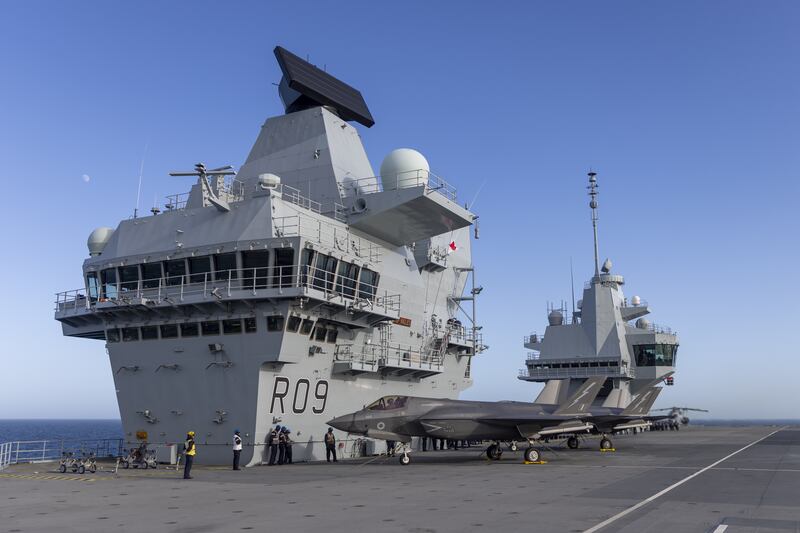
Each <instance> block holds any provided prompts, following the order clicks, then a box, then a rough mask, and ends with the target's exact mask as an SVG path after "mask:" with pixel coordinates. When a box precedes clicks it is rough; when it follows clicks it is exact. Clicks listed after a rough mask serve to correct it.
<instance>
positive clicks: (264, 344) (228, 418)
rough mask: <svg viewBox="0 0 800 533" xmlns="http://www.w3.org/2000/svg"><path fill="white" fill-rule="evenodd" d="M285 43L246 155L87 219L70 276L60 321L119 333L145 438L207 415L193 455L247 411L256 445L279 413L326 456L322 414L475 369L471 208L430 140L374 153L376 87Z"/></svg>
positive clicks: (124, 394) (118, 372)
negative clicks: (427, 148) (150, 203)
mask: <svg viewBox="0 0 800 533" xmlns="http://www.w3.org/2000/svg"><path fill="white" fill-rule="evenodd" d="M275 54H276V57H277V59H278V63H279V65H280V67H281V70H282V73H283V78H282V80H281V83H280V85H279V93H280V97H281V100H282V101H283V104H284V107H285V110H286V114H284V115H282V116H277V117H272V118H270V119H268V120H267V121H266V123H265V124H264V125H263V126H262V129H261V132H260V134H259V135H258V138H257V139H256V142H255V144H254V145H253V147H252V149H251V151H250V154H249V156H248V157H247V160H246V162H245V163H244V165H242V166H241V168H240V169H239V170H238V171H237V172H234V171H233V169H232V168H231V167H221V168H216V169H207V168H206V167H205V166H204V165H203V164H198V165H196V166H195V168H194V169H193V170H190V171H186V172H177V173H174V175H176V176H191V177H193V178H194V179H196V183H195V184H194V185H193V186H192V188H191V191H190V192H188V193H186V194H181V195H175V196H172V197H170V198H169V199H168V201H167V203H166V205H165V206H164V208H163V210H162V209H156V208H154V209H153V210H152V216H147V217H135V218H131V219H128V220H123V221H122V222H120V223H119V225H118V226H117V227H116V228H115V229H110V228H98V229H97V230H95V231H94V232H92V234H91V236H90V237H89V241H88V246H89V254H90V257H89V258H88V259H86V260H85V262H84V265H83V277H84V287H82V288H81V289H78V290H75V291H67V292H63V293H59V294H58V297H57V302H56V313H55V314H56V319H57V320H59V321H60V322H61V323H62V325H63V331H64V334H65V335H69V336H74V337H84V338H91V339H98V340H104V341H105V343H106V348H107V351H108V354H109V358H110V362H111V370H112V372H113V375H114V381H115V385H116V391H117V399H118V402H119V409H120V415H121V417H122V424H123V429H124V433H125V437H126V440H127V441H128V442H130V443H137V442H140V441H147V442H149V443H151V444H171V443H176V442H181V441H182V438H183V436H184V435H185V433H186V432H187V431H188V430H194V431H195V432H196V440H197V443H198V447H199V452H198V456H197V460H198V461H199V462H206V463H222V462H227V460H228V458H229V455H230V449H229V444H230V440H231V438H232V434H233V430H234V429H235V428H238V429H240V430H241V434H242V435H243V437H244V441H245V442H244V443H245V447H244V451H243V457H242V460H243V462H244V463H245V464H257V463H259V462H261V460H262V458H263V448H264V442H265V437H266V435H267V433H268V431H269V428H270V426H271V425H273V424H276V423H281V424H283V425H286V426H288V427H290V429H291V430H292V432H293V439H294V441H295V458H296V459H300V460H304V459H319V458H322V457H323V456H324V445H323V444H322V438H323V434H324V432H325V430H326V429H327V427H326V426H325V421H326V420H329V419H331V418H333V417H335V416H338V415H340V414H344V413H347V412H351V411H354V410H357V409H360V408H361V407H363V406H364V405H365V404H367V403H370V402H372V401H373V400H375V399H376V398H378V397H380V396H385V395H387V394H405V395H408V394H414V395H420V396H435V397H446V398H456V397H458V395H459V393H460V392H461V391H462V390H464V389H466V388H467V387H469V386H470V385H471V383H472V382H471V378H470V361H471V358H472V357H473V356H474V355H476V354H477V353H480V352H481V351H482V350H483V344H482V341H481V338H480V334H479V328H478V326H477V325H476V324H475V323H474V312H473V311H471V310H473V309H474V307H473V306H472V305H470V304H474V297H475V295H476V294H477V293H478V292H480V290H479V289H477V288H476V287H475V283H474V270H473V265H472V259H471V252H470V248H471V246H470V245H471V243H470V239H471V235H470V233H471V231H470V226H472V225H473V223H474V222H475V220H476V218H477V217H476V215H474V214H473V213H471V212H470V211H469V210H468V209H466V208H464V207H462V206H461V205H459V204H458V202H457V199H456V191H455V189H454V188H453V187H451V186H450V185H449V184H447V183H446V182H445V181H444V180H442V179H441V178H439V177H438V176H436V175H435V174H433V173H432V172H430V170H429V167H428V163H427V161H426V160H425V158H424V157H423V156H422V155H421V154H420V153H419V152H416V151H415V150H411V149H399V150H395V151H393V152H391V153H390V154H389V155H388V156H387V157H386V158H385V159H384V160H383V163H382V165H381V167H380V172H379V173H376V172H374V171H373V168H372V166H371V164H370V161H369V159H368V157H367V154H366V152H365V150H364V147H363V145H362V143H361V138H360V135H359V132H358V130H357V129H356V128H355V127H354V126H353V125H352V124H351V123H350V122H353V121H355V122H358V123H360V124H362V125H363V126H366V127H370V126H372V124H373V123H374V120H373V118H372V115H371V113H370V111H369V109H368V108H367V106H366V104H365V103H364V100H363V98H362V97H361V93H360V92H358V91H357V90H355V89H353V88H352V87H350V86H349V85H346V84H344V83H343V82H341V81H339V80H338V79H336V78H334V77H333V76H331V75H329V74H327V73H326V72H324V71H322V70H320V69H318V68H316V67H314V66H313V65H311V64H310V63H308V62H306V61H303V60H302V59H300V58H298V57H297V56H295V55H293V54H291V53H289V52H288V51H286V50H285V49H283V48H281V47H277V48H276V49H275ZM175 179H179V178H175ZM470 300H471V302H470ZM463 310H466V311H467V312H466V313H465V312H463Z"/></svg>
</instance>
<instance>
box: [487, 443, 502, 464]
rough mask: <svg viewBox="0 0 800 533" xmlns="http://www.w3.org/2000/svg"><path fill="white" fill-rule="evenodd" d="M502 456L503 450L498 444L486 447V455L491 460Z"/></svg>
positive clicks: (496, 459) (497, 459)
mask: <svg viewBox="0 0 800 533" xmlns="http://www.w3.org/2000/svg"><path fill="white" fill-rule="evenodd" d="M502 456H503V450H502V449H500V446H498V445H497V444H492V445H491V446H489V447H488V448H486V457H488V458H489V459H491V460H492V461H499V460H500V458H501V457H502Z"/></svg>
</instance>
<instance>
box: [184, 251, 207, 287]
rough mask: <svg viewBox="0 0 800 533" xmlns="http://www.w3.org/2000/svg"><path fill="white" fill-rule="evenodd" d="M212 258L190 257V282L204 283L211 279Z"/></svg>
mask: <svg viewBox="0 0 800 533" xmlns="http://www.w3.org/2000/svg"><path fill="white" fill-rule="evenodd" d="M209 272H211V258H210V257H208V256H203V257H190V258H189V282H190V283H203V282H205V281H210V280H211V276H209V275H208V273H209Z"/></svg>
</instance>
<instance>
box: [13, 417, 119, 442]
mask: <svg viewBox="0 0 800 533" xmlns="http://www.w3.org/2000/svg"><path fill="white" fill-rule="evenodd" d="M122 436H123V435H122V422H120V421H119V420H63V419H61V420H48V419H43V418H36V419H31V420H0V443H2V442H9V441H17V440H19V441H30V440H63V441H73V442H74V441H82V440H99V439H121V438H122Z"/></svg>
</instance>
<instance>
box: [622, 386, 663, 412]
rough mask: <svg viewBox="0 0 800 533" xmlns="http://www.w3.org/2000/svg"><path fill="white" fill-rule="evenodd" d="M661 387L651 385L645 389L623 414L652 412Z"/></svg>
mask: <svg viewBox="0 0 800 533" xmlns="http://www.w3.org/2000/svg"><path fill="white" fill-rule="evenodd" d="M661 390H662V388H661V387H650V388H648V389H645V390H643V391H642V392H641V393H639V395H638V396H636V397H635V398H634V399H633V401H632V402H631V403H630V404H629V405H628V407H626V408H625V410H624V411H622V414H623V416H644V415H646V414H647V413H649V412H650V408H651V407H653V404H654V403H655V402H656V398H658V395H659V394H661Z"/></svg>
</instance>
